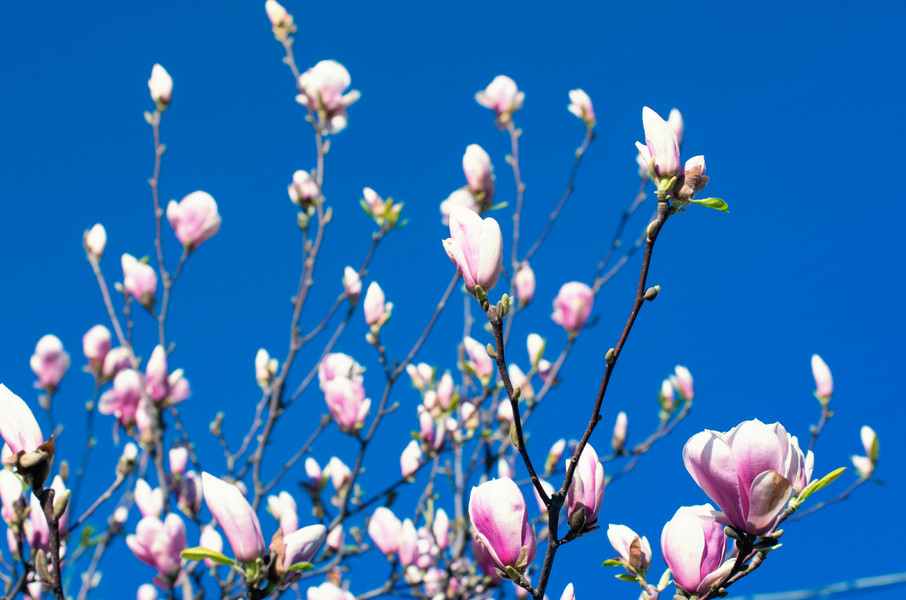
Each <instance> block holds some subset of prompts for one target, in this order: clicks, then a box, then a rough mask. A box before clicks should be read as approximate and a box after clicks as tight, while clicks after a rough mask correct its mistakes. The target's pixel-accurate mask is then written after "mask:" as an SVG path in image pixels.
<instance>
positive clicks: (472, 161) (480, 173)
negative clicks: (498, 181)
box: [462, 144, 494, 206]
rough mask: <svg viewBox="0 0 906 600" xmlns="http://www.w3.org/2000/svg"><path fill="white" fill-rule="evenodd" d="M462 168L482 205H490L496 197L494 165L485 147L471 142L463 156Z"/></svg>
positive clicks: (471, 188)
mask: <svg viewBox="0 0 906 600" xmlns="http://www.w3.org/2000/svg"><path fill="white" fill-rule="evenodd" d="M462 170H463V173H464V174H465V176H466V182H467V183H468V185H469V190H471V192H472V194H474V195H475V197H476V198H478V199H480V200H481V204H482V205H484V206H490V205H491V202H492V199H493V197H494V165H492V164H491V157H490V156H488V153H487V152H485V151H484V148H482V147H481V146H479V145H478V144H470V145H469V146H468V147H467V148H466V153H465V154H464V155H463V157H462Z"/></svg>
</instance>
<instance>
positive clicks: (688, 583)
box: [661, 504, 734, 594]
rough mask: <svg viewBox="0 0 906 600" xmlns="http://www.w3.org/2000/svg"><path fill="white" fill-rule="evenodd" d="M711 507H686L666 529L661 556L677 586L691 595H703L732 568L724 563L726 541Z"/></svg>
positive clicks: (727, 562)
mask: <svg viewBox="0 0 906 600" xmlns="http://www.w3.org/2000/svg"><path fill="white" fill-rule="evenodd" d="M713 512H714V510H713V507H712V506H711V505H710V504H704V505H699V506H683V507H682V508H680V509H679V510H678V511H676V514H675V515H673V518H672V519H670V521H668V522H667V524H666V525H664V530H663V532H662V533H661V552H662V553H663V555H664V562H666V563H667V566H668V567H670V571H671V572H672V573H673V578H674V580H676V585H677V586H679V587H680V588H682V589H683V590H685V591H686V592H688V593H690V594H695V593H698V594H703V593H705V592H707V591H708V590H709V589H710V587H711V584H713V583H716V582H718V581H720V579H721V578H722V577H724V576H725V575H726V574H727V573H729V572H730V569H731V568H732V567H733V563H734V559H730V560H728V561H726V562H724V555H725V554H726V549H727V538H726V536H725V535H724V528H723V525H721V524H720V523H717V522H715V521H714V519H713V517H712V514H713Z"/></svg>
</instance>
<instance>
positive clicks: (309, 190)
mask: <svg viewBox="0 0 906 600" xmlns="http://www.w3.org/2000/svg"><path fill="white" fill-rule="evenodd" d="M287 191H288V192H289V200H290V202H292V203H293V204H296V205H298V206H302V207H306V208H307V207H308V205H309V204H310V203H311V202H312V201H314V200H316V199H317V198H318V196H319V195H320V191H319V190H318V182H317V181H315V180H314V178H313V177H312V176H311V173H309V172H308V171H302V170H301V169H300V170H298V171H296V172H295V173H293V182H292V183H291V184H289V187H288V188H287Z"/></svg>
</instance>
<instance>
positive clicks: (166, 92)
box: [148, 64, 173, 110]
mask: <svg viewBox="0 0 906 600" xmlns="http://www.w3.org/2000/svg"><path fill="white" fill-rule="evenodd" d="M148 89H149V90H150V91H151V99H152V100H154V102H155V103H157V109H158V110H165V109H166V108H167V106H168V105H169V104H170V99H171V98H172V97H173V78H172V77H170V74H169V73H167V70H166V69H165V68H163V67H162V66H160V65H158V64H155V65H154V66H153V67H152V68H151V79H149V80H148Z"/></svg>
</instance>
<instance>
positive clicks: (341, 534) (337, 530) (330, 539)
mask: <svg viewBox="0 0 906 600" xmlns="http://www.w3.org/2000/svg"><path fill="white" fill-rule="evenodd" d="M345 544H346V530H344V529H343V526H342V525H337V526H336V527H334V528H333V529H331V530H330V532H329V533H328V534H327V547H328V548H330V549H331V550H333V551H334V552H339V551H340V550H341V549H342V548H343V546H344V545H345Z"/></svg>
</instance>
